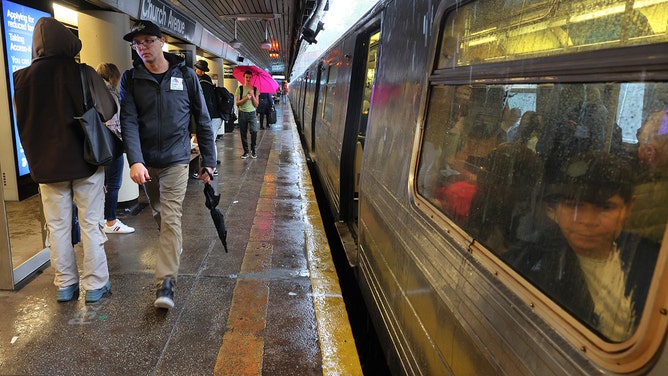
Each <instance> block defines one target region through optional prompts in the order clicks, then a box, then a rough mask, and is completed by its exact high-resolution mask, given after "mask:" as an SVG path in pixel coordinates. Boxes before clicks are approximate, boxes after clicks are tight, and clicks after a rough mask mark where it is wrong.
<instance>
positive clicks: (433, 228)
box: [290, 0, 668, 375]
mask: <svg viewBox="0 0 668 376" xmlns="http://www.w3.org/2000/svg"><path fill="white" fill-rule="evenodd" d="M667 21H668V3H667V2H666V1H662V0H657V1H647V0H640V1H616V0H589V1H566V0H563V1H560V0H557V1H552V0H532V1H501V0H498V1H497V0H492V1H469V2H461V1H442V2H438V1H437V2H432V1H411V2H409V1H396V0H395V1H381V2H380V3H379V4H378V5H377V6H376V7H374V8H373V9H372V10H371V11H369V13H368V14H367V15H366V16H365V17H363V18H362V19H361V20H360V21H359V22H358V23H357V24H356V25H354V26H353V27H352V28H351V29H350V31H349V32H347V33H346V34H345V35H344V36H342V37H341V38H340V39H339V41H338V42H337V43H335V44H334V46H333V47H331V49H330V50H329V51H327V52H326V53H325V54H324V55H323V56H322V57H321V59H319V60H318V61H317V62H315V63H314V65H313V66H312V67H311V68H309V70H308V71H307V73H305V76H309V75H311V76H313V74H314V72H320V75H321V76H320V77H319V78H318V79H317V80H314V79H313V78H305V77H301V78H299V79H298V80H293V84H292V86H291V90H290V96H291V101H292V103H293V105H294V104H295V103H296V104H297V105H296V106H294V111H295V116H296V118H297V119H298V122H299V123H300V124H301V125H300V128H301V129H302V135H303V137H304V143H305V145H306V146H307V149H308V151H309V153H310V154H311V156H312V160H313V162H314V164H315V167H316V169H317V171H318V176H319V178H320V179H321V181H322V182H323V183H324V185H325V186H326V187H327V188H326V194H327V196H328V200H329V203H330V205H331V206H332V209H333V212H334V215H335V216H336V219H337V221H338V227H339V229H342V228H343V227H345V229H346V230H345V231H341V234H342V237H346V238H348V237H350V238H352V239H354V241H353V240H350V239H344V244H348V245H349V244H354V246H347V247H346V253H347V256H348V259H349V260H350V263H351V265H353V267H354V268H355V269H354V270H355V273H356V276H357V279H358V281H359V284H360V287H361V290H362V292H363V295H364V297H365V300H366V303H367V306H368V308H369V310H370V312H371V314H372V319H373V321H374V325H375V326H376V328H377V331H378V333H379V336H380V338H381V342H382V343H383V346H384V349H385V353H386V355H387V358H388V363H389V365H390V369H391V370H393V372H394V373H396V374H410V375H413V374H416V375H419V374H423V375H441V374H461V375H471V374H476V375H487V374H508V375H520V374H526V375H532V374H541V375H543V374H554V375H564V374H568V375H575V374H656V375H659V374H665V373H667V372H668V368H667V367H668V359H667V357H668V354H666V346H665V345H664V343H665V340H666V339H665V337H666V336H665V335H666V327H667V324H668V320H667V318H666V316H667V313H666V312H667V310H666V296H667V295H668V294H666V293H667V292H668V291H666V289H668V279H667V278H668V277H667V276H668V273H666V271H665V267H666V262H667V261H666V260H667V258H668V256H667V255H666V254H667V253H668V241H667V240H666V238H668V236H666V235H665V233H666V232H667V231H668V230H666V219H665V214H666V213H668V203H667V201H666V200H664V199H661V198H660V197H663V196H661V194H663V193H662V192H663V190H662V189H661V187H668V185H660V184H663V183H659V180H657V179H661V178H660V176H664V175H663V173H666V172H667V171H665V169H668V164H666V165H663V167H660V168H659V169H658V172H657V170H651V166H650V165H649V164H647V163H641V162H642V160H643V158H644V157H646V155H645V154H647V153H645V152H643V147H644V145H645V143H647V142H649V143H650V144H651V143H652V142H659V141H656V139H660V140H665V138H668V115H666V114H665V105H666V104H668V84H666V82H668V68H666V67H668V53H667V52H666V51H668V48H667V47H668V44H667V42H668V40H667V39H666V37H665V35H666V24H667ZM332 72H335V73H332ZM305 80H313V81H311V82H313V83H314V84H313V85H305V84H304V82H305ZM334 95H335V98H332V96H334ZM301 98H311V100H312V106H313V107H312V108H311V107H309V104H308V103H305V102H304V101H302V99H301ZM306 108H308V109H309V110H308V111H306V110H305V109H306ZM662 111H663V112H662ZM662 113H663V115H662ZM520 115H521V116H520ZM514 116H517V117H515V118H514ZM662 116H663V118H662ZM520 117H521V118H526V119H528V120H527V122H523V121H520V120H521V119H520ZM532 119H533V120H532ZM662 119H663V120H662ZM527 124H529V125H531V126H532V127H535V129H533V130H531V128H530V127H529V125H527ZM513 127H514V129H515V130H516V131H517V133H512V131H511V130H512V129H513ZM664 128H665V129H664ZM662 129H663V131H662ZM648 130H653V131H651V132H649V133H651V135H650V136H648V135H647V134H648ZM662 132H663V133H662ZM511 134H512V135H511ZM654 136H657V137H654ZM569 137H570V138H569ZM649 139H652V140H653V141H648V140H649ZM665 142H666V143H665V147H666V150H668V141H665ZM652 145H653V146H652V147H660V146H658V145H659V144H658V143H654V144H652ZM578 148H579V149H578ZM576 149H577V150H576ZM649 149H651V147H649V146H648V149H647V150H649ZM648 153H650V152H648ZM662 169H663V170H662ZM645 170H647V171H645ZM631 171H634V172H633V173H631ZM648 171H649V172H652V171H654V172H653V173H655V174H654V175H652V176H653V178H652V179H650V181H647V180H643V179H644V177H645V176H646V175H645V172H648ZM641 172H642V173H641ZM648 184H649V186H650V187H653V188H654V189H655V190H654V191H653V192H654V193H653V195H651V194H650V195H649V196H648V194H647V193H646V191H643V190H644V189H647V185H648ZM657 184H659V185H657ZM657 186H658V187H659V188H657ZM631 193H633V195H631ZM643 195H644V196H643ZM643 200H644V202H643ZM643 205H644V206H643ZM638 207H644V208H645V209H643V210H645V211H644V212H643V213H649V212H652V215H650V216H647V215H644V214H641V215H634V214H635V213H634V210H637V209H636V208H638ZM613 214H614V215H613ZM638 217H640V221H641V222H640V223H643V225H640V226H638V225H637V223H638V222H637V221H638V220H639V219H638ZM585 218H586V219H587V220H589V221H591V222H596V226H599V227H595V226H594V225H592V224H589V225H590V226H591V227H590V228H589V230H587V231H588V232H587V234H578V235H574V234H573V232H574V230H573V229H574V228H575V226H577V225H582V224H581V223H579V222H584V221H585V220H584V219H585ZM591 218H595V219H596V220H595V221H594V220H591ZM604 218H607V219H611V220H610V221H609V222H610V223H611V225H610V228H609V229H604V230H600V231H601V233H602V234H603V235H601V238H603V241H602V242H600V241H595V240H594V239H593V236H589V235H590V233H594V232H597V231H599V229H600V228H602V226H600V223H601V222H605V221H604ZM650 220H651V221H654V222H652V223H649V222H648V221H650ZM568 226H570V227H568ZM634 226H636V227H634ZM569 231H570V232H569ZM606 231H607V232H606ZM629 239H632V240H629ZM598 240H600V239H598ZM585 243H586V244H585ZM601 244H603V245H601ZM594 245H595V246H594ZM587 252H592V254H588V253H587ZM593 252H598V253H596V254H595V255H594V254H593ZM601 254H603V255H604V256H605V257H599V256H600V255H601ZM555 255H558V257H557V258H556V259H555V258H554V256H555ZM629 255H630V256H629ZM554 260H556V261H554ZM569 260H570V261H569ZM602 260H605V264H606V265H608V266H610V265H612V266H611V268H612V269H606V271H605V272H602V271H600V270H602V269H597V268H602V267H601V266H600V265H602V263H603V261H602ZM553 261H554V262H556V263H555V264H554V265H552V264H550V262H553ZM638 265H639V266H638ZM542 268H544V269H542ZM555 270H558V271H559V273H554V271H555ZM552 275H556V277H554V279H549V278H548V276H552ZM592 275H593V276H595V277H596V278H599V277H600V279H601V280H604V281H606V282H605V283H601V282H598V281H597V280H596V278H593V277H592ZM560 276H566V277H567V278H560ZM550 278H551V277H550ZM546 281H547V282H546ZM610 281H612V282H610ZM611 285H615V286H617V287H616V288H611V287H607V286H611ZM602 291H605V292H602ZM576 297H577V298H576ZM609 297H612V298H609ZM601 307H606V308H601ZM620 307H621V308H620ZM611 312H613V313H614V314H612V313H611Z"/></svg>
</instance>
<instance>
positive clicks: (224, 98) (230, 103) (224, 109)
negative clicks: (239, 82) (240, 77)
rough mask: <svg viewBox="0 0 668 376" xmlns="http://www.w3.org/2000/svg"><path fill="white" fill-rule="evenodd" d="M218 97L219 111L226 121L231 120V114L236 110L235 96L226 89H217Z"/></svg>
mask: <svg viewBox="0 0 668 376" xmlns="http://www.w3.org/2000/svg"><path fill="white" fill-rule="evenodd" d="M216 97H217V98H218V111H219V112H220V117H221V118H222V119H223V120H224V121H228V120H230V114H231V113H232V112H233V110H234V95H232V93H230V92H229V91H228V90H227V89H226V88H224V87H216Z"/></svg>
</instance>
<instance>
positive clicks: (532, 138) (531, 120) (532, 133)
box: [512, 111, 544, 151]
mask: <svg viewBox="0 0 668 376" xmlns="http://www.w3.org/2000/svg"><path fill="white" fill-rule="evenodd" d="M543 132H544V124H543V117H542V116H540V114H538V113H537V112H535V111H527V112H525V113H524V114H523V115H522V118H521V119H520V124H519V125H518V127H517V133H516V134H515V136H514V137H513V139H512V141H513V142H516V143H518V144H520V145H524V146H526V147H527V148H529V149H531V150H532V151H536V144H538V140H539V139H540V138H541V136H542V135H543Z"/></svg>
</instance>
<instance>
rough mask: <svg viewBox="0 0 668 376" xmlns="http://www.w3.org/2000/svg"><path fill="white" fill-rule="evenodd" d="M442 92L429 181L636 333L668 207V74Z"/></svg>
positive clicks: (575, 295)
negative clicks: (667, 78) (657, 79)
mask: <svg viewBox="0 0 668 376" xmlns="http://www.w3.org/2000/svg"><path fill="white" fill-rule="evenodd" d="M430 98H431V99H430V103H429V105H428V110H427V111H428V113H427V120H426V123H425V130H424V135H423V143H422V152H421V155H420V161H419V165H418V173H417V179H416V180H417V189H418V192H419V194H420V195H422V196H423V197H424V198H425V199H427V200H428V201H430V202H431V203H432V204H433V206H435V207H436V208H438V209H439V210H440V211H442V212H443V213H444V214H445V215H446V216H447V217H448V218H450V220H452V221H453V222H454V223H455V224H456V225H458V226H459V227H461V228H462V229H464V230H465V231H466V232H467V233H468V234H470V235H471V236H472V237H473V238H474V239H475V240H476V241H478V242H479V243H481V244H482V245H484V246H485V247H486V248H487V249H489V250H490V251H491V252H493V253H494V254H495V255H496V256H497V257H498V258H499V259H500V260H502V261H503V262H505V263H506V264H508V265H510V266H511V267H512V268H513V269H515V270H516V271H517V272H518V273H519V274H521V275H522V276H523V277H524V278H526V279H527V280H528V281H529V282H531V283H532V284H533V285H534V286H536V287H537V288H539V289H540V290H542V291H543V292H544V293H545V294H546V295H547V296H549V297H550V298H551V299H552V300H553V301H555V302H556V303H558V304H559V305H560V306H561V307H563V308H564V309H565V310H566V311H568V312H570V313H571V314H572V315H573V316H574V317H576V318H577V319H578V320H580V321H581V322H582V323H584V324H585V325H587V326H588V327H590V328H591V330H592V331H594V332H595V333H597V335H598V336H600V337H601V338H603V339H605V340H607V341H609V342H622V341H625V340H627V339H629V338H630V336H631V335H632V334H633V333H634V331H635V329H636V328H637V325H638V322H639V319H640V316H641V315H642V312H643V309H644V306H645V301H646V297H647V293H648V288H649V284H650V281H651V279H652V271H653V270H654V266H655V263H656V259H657V256H658V252H659V248H660V244H661V242H662V241H663V238H664V234H665V233H666V223H667V221H668V205H666V204H665V203H666V202H668V112H667V111H668V107H667V105H666V104H667V103H668V84H666V83H601V84H589V83H586V84H585V83H583V84H579V83H568V84H535V85H458V86H449V85H435V86H433V87H432V90H431V94H430ZM659 156H661V157H659Z"/></svg>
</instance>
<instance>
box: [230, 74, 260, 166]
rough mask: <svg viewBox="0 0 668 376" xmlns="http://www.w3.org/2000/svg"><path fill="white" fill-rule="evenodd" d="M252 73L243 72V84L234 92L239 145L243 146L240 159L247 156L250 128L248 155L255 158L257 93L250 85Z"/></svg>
mask: <svg viewBox="0 0 668 376" xmlns="http://www.w3.org/2000/svg"><path fill="white" fill-rule="evenodd" d="M252 78H253V73H252V72H251V71H250V70H249V71H246V72H244V84H243V85H242V86H239V88H238V89H237V92H236V94H235V98H236V103H237V107H239V133H241V145H242V146H243V148H244V153H243V155H241V159H246V158H248V156H249V154H248V151H249V149H248V131H249V128H250V134H251V142H250V157H251V158H253V159H255V158H257V153H256V152H255V144H256V142H257V131H258V124H257V115H256V114H255V110H256V109H257V106H258V104H259V98H258V95H259V93H258V92H257V90H256V88H255V87H254V86H253V85H251V79H252Z"/></svg>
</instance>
